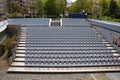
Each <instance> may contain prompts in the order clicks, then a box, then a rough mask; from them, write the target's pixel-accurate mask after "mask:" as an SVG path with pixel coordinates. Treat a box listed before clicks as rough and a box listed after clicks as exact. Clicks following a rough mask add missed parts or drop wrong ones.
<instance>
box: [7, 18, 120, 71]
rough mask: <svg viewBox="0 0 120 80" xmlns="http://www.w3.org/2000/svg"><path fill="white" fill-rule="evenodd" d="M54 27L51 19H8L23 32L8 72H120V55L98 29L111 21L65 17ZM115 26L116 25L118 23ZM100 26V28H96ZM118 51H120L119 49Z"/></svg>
mask: <svg viewBox="0 0 120 80" xmlns="http://www.w3.org/2000/svg"><path fill="white" fill-rule="evenodd" d="M57 22H58V23H59V24H60V25H56V26H52V25H51V23H52V19H51V18H31V19H30V18H20V19H9V20H8V23H9V25H20V26H21V33H20V37H19V42H18V45H17V49H16V52H15V58H14V61H13V63H12V64H11V66H10V67H9V69H8V72H9V73H10V72H26V73H31V72H38V73H49V72H53V73H66V72H67V73H68V72H112V71H113V72H114V71H120V53H119V50H117V49H116V48H115V47H114V46H113V44H112V43H111V42H110V41H109V40H108V39H107V38H106V36H105V35H104V32H103V33H102V32H101V30H99V29H98V28H101V27H102V28H106V29H108V30H112V31H116V32H118V31H119V30H120V29H119V27H117V28H116V27H113V26H114V25H112V27H110V28H109V27H107V26H104V25H110V24H109V23H108V22H106V23H105V22H104V23H103V22H101V23H102V24H101V27H100V25H99V24H100V22H99V21H97V20H86V19H74V18H62V19H60V20H58V21H57ZM115 25H116V24H115ZM96 26H99V27H96ZM118 49H119V48H118Z"/></svg>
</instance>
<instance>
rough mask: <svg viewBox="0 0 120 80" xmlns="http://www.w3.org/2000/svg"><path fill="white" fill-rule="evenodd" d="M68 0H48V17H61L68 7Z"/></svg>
mask: <svg viewBox="0 0 120 80" xmlns="http://www.w3.org/2000/svg"><path fill="white" fill-rule="evenodd" d="M66 4H67V2H66V0H46V2H45V5H44V13H45V15H46V16H47V17H59V15H60V14H63V13H64V11H65V9H66Z"/></svg>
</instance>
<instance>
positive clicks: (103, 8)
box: [98, 0, 110, 15]
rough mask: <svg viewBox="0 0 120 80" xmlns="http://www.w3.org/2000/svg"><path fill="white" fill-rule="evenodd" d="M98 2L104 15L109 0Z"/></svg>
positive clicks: (107, 8) (106, 11)
mask: <svg viewBox="0 0 120 80" xmlns="http://www.w3.org/2000/svg"><path fill="white" fill-rule="evenodd" d="M98 4H99V6H100V7H101V9H102V14H103V15H106V14H107V13H108V10H109V5H110V0H99V3H98Z"/></svg>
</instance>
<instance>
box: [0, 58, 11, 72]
mask: <svg viewBox="0 0 120 80" xmlns="http://www.w3.org/2000/svg"><path fill="white" fill-rule="evenodd" d="M0 68H1V69H2V70H7V69H8V68H9V63H8V61H7V60H5V59H0Z"/></svg>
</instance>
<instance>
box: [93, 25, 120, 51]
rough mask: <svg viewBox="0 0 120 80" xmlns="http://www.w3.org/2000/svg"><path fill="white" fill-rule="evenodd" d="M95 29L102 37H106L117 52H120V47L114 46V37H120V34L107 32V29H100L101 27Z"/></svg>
mask: <svg viewBox="0 0 120 80" xmlns="http://www.w3.org/2000/svg"><path fill="white" fill-rule="evenodd" d="M95 28H96V29H97V30H99V31H100V33H101V34H102V35H104V37H105V38H106V40H108V41H109V42H110V43H111V44H112V45H113V46H114V47H115V48H116V49H117V51H119V52H120V47H118V46H117V45H115V44H113V36H114V35H119V36H120V33H118V32H114V31H110V30H107V29H104V28H100V27H95Z"/></svg>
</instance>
